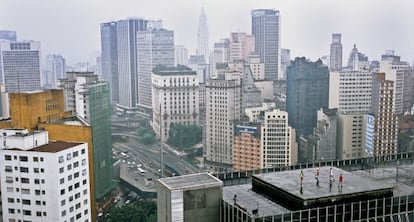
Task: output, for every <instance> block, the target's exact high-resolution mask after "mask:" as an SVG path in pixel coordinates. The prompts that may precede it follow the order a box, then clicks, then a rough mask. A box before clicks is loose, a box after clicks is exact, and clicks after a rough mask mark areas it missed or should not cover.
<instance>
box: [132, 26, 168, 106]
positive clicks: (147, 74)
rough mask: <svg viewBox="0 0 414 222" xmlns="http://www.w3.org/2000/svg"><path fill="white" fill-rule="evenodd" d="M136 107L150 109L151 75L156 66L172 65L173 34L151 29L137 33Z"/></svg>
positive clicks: (163, 30)
mask: <svg viewBox="0 0 414 222" xmlns="http://www.w3.org/2000/svg"><path fill="white" fill-rule="evenodd" d="M137 52H138V53H137V57H138V66H137V67H138V105H139V107H141V108H143V109H146V110H148V112H149V111H150V110H151V109H152V95H151V94H152V93H151V90H152V89H151V88H152V87H151V74H152V70H153V69H154V68H155V67H156V66H158V65H166V66H173V65H174V32H173V31H169V30H165V29H152V30H146V31H141V32H138V33H137Z"/></svg>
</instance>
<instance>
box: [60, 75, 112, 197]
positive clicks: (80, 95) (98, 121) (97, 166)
mask: <svg viewBox="0 0 414 222" xmlns="http://www.w3.org/2000/svg"><path fill="white" fill-rule="evenodd" d="M61 87H62V88H63V89H64V90H65V94H71V95H75V100H74V102H75V104H74V107H75V109H76V114H77V115H79V116H80V117H82V118H83V119H85V120H86V121H87V122H88V123H89V124H90V125H91V126H92V141H93V152H92V153H93V163H94V164H93V167H94V173H93V176H94V179H95V181H96V183H95V189H94V191H95V196H96V198H97V199H100V198H102V197H104V196H105V194H107V193H108V192H109V191H110V190H111V189H112V188H113V185H114V184H113V183H112V179H113V169H112V165H113V164H112V137H111V134H112V132H111V126H110V123H109V118H110V116H111V106H110V95H109V84H108V83H107V82H105V81H99V79H98V76H97V75H94V74H93V73H91V72H85V73H82V72H79V73H78V72H68V73H67V78H66V79H65V80H63V81H62V84H61ZM72 101H73V100H72ZM65 103H68V101H65ZM72 107H73V105H72Z"/></svg>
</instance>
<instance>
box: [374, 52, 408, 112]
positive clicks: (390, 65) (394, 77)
mask: <svg viewBox="0 0 414 222" xmlns="http://www.w3.org/2000/svg"><path fill="white" fill-rule="evenodd" d="M410 69H411V68H410V64H408V63H407V62H404V61H401V59H400V56H396V55H394V51H392V50H389V51H387V52H386V53H385V54H384V55H382V58H381V61H380V67H379V72H381V73H385V79H386V80H390V81H393V82H394V113H395V114H403V113H404V112H406V111H408V110H404V94H405V96H409V93H410V90H412V89H409V88H407V87H406V86H408V87H409V86H410V84H411V81H412V80H411V81H410V78H409V75H407V74H405V73H406V72H410ZM405 77H407V79H405ZM404 89H407V91H404Z"/></svg>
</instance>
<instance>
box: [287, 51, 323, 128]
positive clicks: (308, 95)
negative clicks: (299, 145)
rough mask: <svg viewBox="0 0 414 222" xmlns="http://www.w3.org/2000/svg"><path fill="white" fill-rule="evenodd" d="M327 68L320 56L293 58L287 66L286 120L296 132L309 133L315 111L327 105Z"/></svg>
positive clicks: (314, 123) (314, 117) (313, 125)
mask: <svg viewBox="0 0 414 222" xmlns="http://www.w3.org/2000/svg"><path fill="white" fill-rule="evenodd" d="M328 89H329V69H328V67H326V66H324V65H323V64H322V62H321V61H320V60H318V61H316V62H311V61H309V60H307V59H305V58H296V59H295V60H294V61H293V62H292V64H291V65H290V66H289V67H288V69H287V98H286V103H287V104H286V105H287V111H288V113H289V124H290V125H291V126H292V127H293V128H295V130H296V133H297V135H298V136H300V135H308V134H311V133H312V131H313V128H314V127H316V119H317V111H318V110H319V109H320V108H327V107H328V101H329V98H328Z"/></svg>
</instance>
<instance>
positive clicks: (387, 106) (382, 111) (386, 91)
mask: <svg viewBox="0 0 414 222" xmlns="http://www.w3.org/2000/svg"><path fill="white" fill-rule="evenodd" d="M385 75H386V74H385V73H376V74H375V75H374V77H373V81H372V108H371V113H372V114H373V115H374V117H375V124H374V125H375V127H374V144H373V145H374V147H373V148H374V149H373V155H374V156H384V155H390V154H396V153H397V148H398V146H397V143H398V119H397V115H395V113H394V109H393V104H394V82H393V81H390V80H386V79H385Z"/></svg>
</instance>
